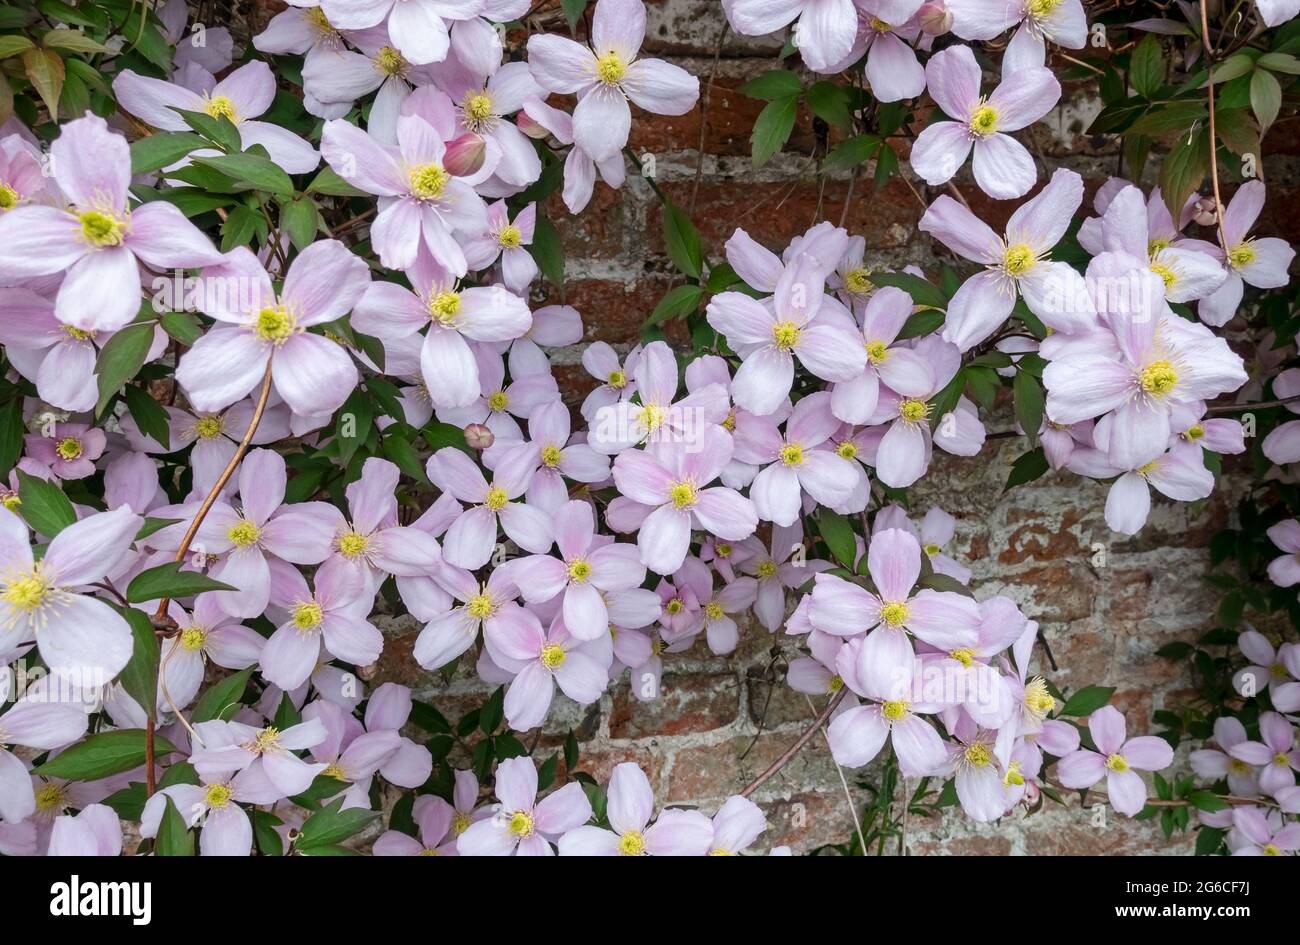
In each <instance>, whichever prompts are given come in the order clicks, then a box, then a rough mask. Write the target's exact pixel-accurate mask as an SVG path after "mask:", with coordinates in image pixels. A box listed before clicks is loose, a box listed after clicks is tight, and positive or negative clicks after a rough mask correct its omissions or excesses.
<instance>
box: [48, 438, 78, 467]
mask: <svg viewBox="0 0 1300 945" xmlns="http://www.w3.org/2000/svg"><path fill="white" fill-rule="evenodd" d="M54 452H56V453H58V454H59V459H63V460H68V461H71V460H74V459H77V458H79V457H80V456H81V441H80V440H79V439H77V438H76V437H75V436H65V437H64V438H63V439H61V440H59V443H58V445H57V446H55V447H54Z"/></svg>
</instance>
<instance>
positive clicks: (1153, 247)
mask: <svg viewBox="0 0 1300 945" xmlns="http://www.w3.org/2000/svg"><path fill="white" fill-rule="evenodd" d="M1168 248H1169V240H1167V239H1165V238H1164V237H1163V236H1157V237H1156V238H1155V239H1150V240H1147V256H1148V257H1154V256H1155V254H1156V253H1158V252H1160V250H1162V249H1168Z"/></svg>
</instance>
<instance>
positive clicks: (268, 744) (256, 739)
mask: <svg viewBox="0 0 1300 945" xmlns="http://www.w3.org/2000/svg"><path fill="white" fill-rule="evenodd" d="M244 747H245V748H247V749H248V750H249V751H251V752H252V753H253V754H255V755H262V754H265V753H266V752H268V751H270V750H271V749H273V748H278V747H280V730H279V729H278V728H276V727H275V726H274V725H268V726H267V727H266V728H264V729H259V730H258V733H257V734H256V735H254V736H253V740H252V741H251V742H249V743H248V744H247V745H245V746H244Z"/></svg>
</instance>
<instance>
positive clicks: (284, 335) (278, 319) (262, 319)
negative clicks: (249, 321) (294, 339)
mask: <svg viewBox="0 0 1300 945" xmlns="http://www.w3.org/2000/svg"><path fill="white" fill-rule="evenodd" d="M296 327H298V320H297V319H296V318H294V317H293V315H292V314H291V313H290V312H289V310H288V309H287V308H285V307H284V306H283V305H269V306H267V307H266V308H264V309H262V310H261V311H260V312H258V313H257V321H256V322H254V323H253V334H255V335H257V337H259V338H261V339H262V340H263V341H269V342H270V343H271V344H273V345H278V344H283V343H284V342H285V341H287V340H288V339H289V336H291V335H292V334H293V332H294V329H295V328H296Z"/></svg>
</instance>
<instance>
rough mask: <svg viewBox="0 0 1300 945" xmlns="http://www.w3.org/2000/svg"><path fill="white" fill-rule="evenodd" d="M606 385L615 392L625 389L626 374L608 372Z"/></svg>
mask: <svg viewBox="0 0 1300 945" xmlns="http://www.w3.org/2000/svg"><path fill="white" fill-rule="evenodd" d="M606 383H607V384H609V386H610V387H613V388H615V389H616V390H622V389H623V388H624V387H627V374H625V373H624V372H622V371H610V372H609V379H608V380H607V381H606Z"/></svg>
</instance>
